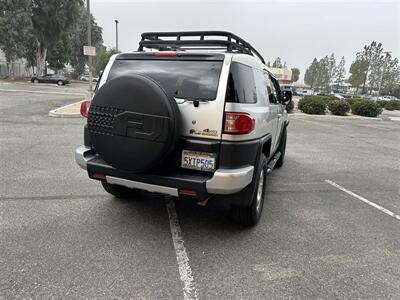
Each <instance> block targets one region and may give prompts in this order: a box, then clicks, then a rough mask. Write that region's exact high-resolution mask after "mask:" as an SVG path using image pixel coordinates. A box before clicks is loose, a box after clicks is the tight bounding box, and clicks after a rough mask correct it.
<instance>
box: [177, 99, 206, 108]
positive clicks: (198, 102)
mask: <svg viewBox="0 0 400 300" xmlns="http://www.w3.org/2000/svg"><path fill="white" fill-rule="evenodd" d="M176 99H179V100H183V101H182V102H178V104H183V103H185V102H193V106H194V107H198V106H199V104H200V102H203V103H208V102H210V100H207V99H198V98H176Z"/></svg>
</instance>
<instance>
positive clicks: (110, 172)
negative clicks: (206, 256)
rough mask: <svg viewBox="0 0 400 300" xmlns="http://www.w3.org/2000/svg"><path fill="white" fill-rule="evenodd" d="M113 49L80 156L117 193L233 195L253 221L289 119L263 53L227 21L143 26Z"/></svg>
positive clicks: (287, 96)
mask: <svg viewBox="0 0 400 300" xmlns="http://www.w3.org/2000/svg"><path fill="white" fill-rule="evenodd" d="M139 45H140V46H139V49H138V51H137V52H132V53H121V54H117V55H114V56H113V57H111V59H110V61H109V62H108V64H107V67H106V69H105V70H104V72H103V74H102V77H101V78H100V81H99V83H98V87H97V90H96V93H95V95H94V97H93V99H92V101H91V103H90V102H84V103H83V104H82V107H81V113H82V114H83V115H84V116H87V118H88V119H87V125H85V128H84V145H82V146H79V147H78V148H77V149H76V152H75V158H76V162H77V163H78V164H79V165H80V166H81V167H82V168H84V169H86V170H87V172H88V175H89V177H90V178H92V179H96V180H100V181H101V183H102V185H103V187H104V189H105V190H106V191H107V192H109V193H110V194H112V195H115V196H117V197H132V196H133V195H134V193H136V192H138V191H139V190H147V191H150V192H158V193H163V194H168V195H171V196H175V197H184V198H187V199H193V200H196V201H199V202H200V201H202V202H203V203H205V202H207V201H208V200H209V199H211V201H212V199H216V198H217V199H219V200H221V201H224V202H226V203H227V204H229V206H230V209H231V212H232V216H233V217H234V219H235V220H237V221H238V222H240V223H242V224H245V225H254V224H256V223H257V221H258V220H259V218H260V216H261V211H262V207H263V203H264V198H265V186H266V176H267V174H269V173H270V172H271V171H272V169H273V168H274V167H281V166H282V164H283V160H284V156H285V148H286V132H287V126H288V124H289V122H288V118H287V112H286V110H285V106H286V105H288V104H289V102H290V101H291V97H292V94H291V92H290V91H285V92H281V91H280V87H279V83H278V81H277V80H276V79H275V78H274V76H273V75H272V74H271V73H270V72H269V71H268V69H267V67H266V66H265V63H264V59H263V58H262V56H261V55H260V54H259V53H258V52H257V51H256V50H255V49H254V48H253V47H252V46H251V45H250V44H249V43H247V42H246V41H244V40H243V39H241V38H239V37H238V36H236V35H234V34H232V33H229V32H222V31H196V32H151V33H143V34H142V40H141V41H140V43H139Z"/></svg>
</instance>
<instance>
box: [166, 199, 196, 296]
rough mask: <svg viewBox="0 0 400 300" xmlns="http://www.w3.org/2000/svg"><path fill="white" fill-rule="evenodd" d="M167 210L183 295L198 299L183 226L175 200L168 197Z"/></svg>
mask: <svg viewBox="0 0 400 300" xmlns="http://www.w3.org/2000/svg"><path fill="white" fill-rule="evenodd" d="M167 211H168V217H169V226H170V228H171V235H172V241H173V244H174V248H175V254H176V260H177V262H178V268H179V275H180V278H181V280H182V282H183V296H184V298H185V299H186V300H192V299H198V295H197V289H196V285H195V283H194V278H193V274H192V269H191V268H190V265H189V257H188V255H187V252H186V248H185V245H184V242H183V238H182V232H181V226H180V225H179V220H178V215H177V214H176V210H175V204H174V200H173V199H172V198H171V197H167Z"/></svg>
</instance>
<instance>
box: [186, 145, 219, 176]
mask: <svg viewBox="0 0 400 300" xmlns="http://www.w3.org/2000/svg"><path fill="white" fill-rule="evenodd" d="M181 167H182V168H185V169H191V170H198V171H207V172H213V171H214V170H215V153H208V152H197V151H188V150H183V151H182V163H181Z"/></svg>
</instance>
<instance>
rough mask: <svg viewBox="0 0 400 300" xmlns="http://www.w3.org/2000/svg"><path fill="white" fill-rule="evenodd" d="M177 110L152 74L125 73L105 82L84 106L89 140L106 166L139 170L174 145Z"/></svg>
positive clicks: (155, 160) (161, 157)
mask: <svg viewBox="0 0 400 300" xmlns="http://www.w3.org/2000/svg"><path fill="white" fill-rule="evenodd" d="M178 125H179V109H178V106H177V104H176V101H175V99H173V98H172V97H169V96H168V95H167V93H166V92H165V91H164V89H163V88H162V87H161V86H160V85H159V84H158V83H157V82H156V81H154V80H153V79H151V78H149V77H147V76H143V75H139V74H130V75H123V76H119V77H116V78H114V79H112V80H110V81H107V82H106V83H105V84H104V85H103V86H102V87H101V88H100V89H99V90H98V91H97V92H96V94H95V96H94V97H93V100H92V103H91V105H90V108H89V114H88V129H89V135H90V140H91V142H92V145H93V146H94V148H95V150H96V151H97V152H98V153H99V155H100V157H101V158H102V159H104V161H106V162H107V163H108V164H110V165H111V166H113V167H115V168H117V169H121V170H126V171H131V172H143V171H148V170H150V169H152V168H154V167H155V166H156V165H157V164H158V163H159V162H161V161H162V160H164V159H165V158H166V156H167V155H168V154H170V153H171V152H172V151H173V149H174V146H175V142H176V138H177V133H178Z"/></svg>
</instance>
